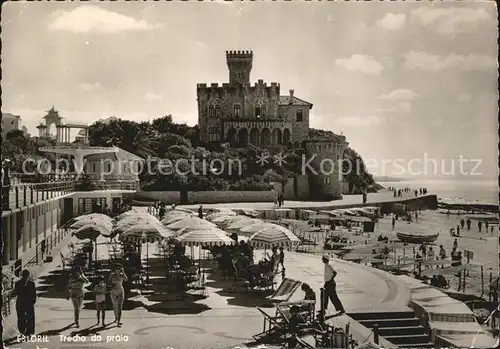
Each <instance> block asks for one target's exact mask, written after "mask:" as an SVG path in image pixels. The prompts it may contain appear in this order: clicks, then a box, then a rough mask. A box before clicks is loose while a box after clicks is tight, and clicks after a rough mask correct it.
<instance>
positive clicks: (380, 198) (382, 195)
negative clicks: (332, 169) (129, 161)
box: [179, 190, 431, 209]
mask: <svg viewBox="0 0 500 349" xmlns="http://www.w3.org/2000/svg"><path fill="white" fill-rule="evenodd" d="M428 195H431V194H428ZM420 196H421V195H420ZM412 198H415V194H412V193H403V197H402V198H395V197H394V194H393V193H392V192H390V191H388V190H382V191H380V192H378V193H369V194H368V196H367V203H368V204H370V203H383V202H392V201H403V200H407V199H412ZM362 203H363V196H362V195H344V196H343V198H342V199H341V200H333V201H288V200H285V203H284V205H283V206H282V207H281V208H313V207H316V208H322V207H337V206H338V207H342V206H349V205H357V204H362ZM179 207H185V208H189V209H194V208H196V209H197V208H198V207H199V205H183V206H179ZM203 207H205V208H209V207H225V208H248V209H266V208H271V209H272V208H273V207H274V203H272V202H235V203H222V204H203Z"/></svg>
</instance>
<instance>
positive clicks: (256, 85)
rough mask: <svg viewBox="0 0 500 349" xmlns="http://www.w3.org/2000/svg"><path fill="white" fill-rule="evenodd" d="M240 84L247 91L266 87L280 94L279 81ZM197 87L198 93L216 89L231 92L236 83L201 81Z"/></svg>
mask: <svg viewBox="0 0 500 349" xmlns="http://www.w3.org/2000/svg"><path fill="white" fill-rule="evenodd" d="M240 86H241V88H243V89H244V90H246V91H250V90H256V89H264V90H266V91H268V92H269V93H278V94H279V89H280V84H279V83H277V82H271V83H270V84H268V83H266V82H264V81H263V80H259V81H258V82H256V83H254V84H250V83H245V84H241V85H240ZM196 89H197V91H198V93H204V92H206V93H210V92H213V91H214V90H216V91H217V92H220V93H230V92H234V89H235V85H234V84H230V83H227V82H224V83H222V84H219V83H210V84H206V83H201V84H197V85H196Z"/></svg>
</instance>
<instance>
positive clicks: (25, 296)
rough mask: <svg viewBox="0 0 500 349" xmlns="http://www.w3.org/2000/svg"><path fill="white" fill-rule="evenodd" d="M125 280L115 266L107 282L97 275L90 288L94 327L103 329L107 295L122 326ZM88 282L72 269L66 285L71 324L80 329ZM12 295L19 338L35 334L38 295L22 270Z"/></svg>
mask: <svg viewBox="0 0 500 349" xmlns="http://www.w3.org/2000/svg"><path fill="white" fill-rule="evenodd" d="M127 280H128V277H127V275H126V274H125V272H124V271H123V268H122V267H121V265H115V266H114V267H113V270H112V272H111V273H110V275H109V278H108V282H107V283H106V282H105V279H104V277H103V276H98V277H97V279H96V282H95V284H94V287H93V289H92V291H93V294H94V301H95V307H96V313H97V314H96V315H97V324H102V326H105V325H106V323H105V319H106V297H107V295H108V294H109V297H110V299H111V303H112V304H113V312H114V315H115V320H114V321H113V323H117V325H118V326H121V325H122V321H121V320H122V309H123V303H124V300H125V291H124V288H123V282H124V281H127ZM89 283H90V281H89V279H88V277H87V276H86V275H85V273H84V272H83V269H82V268H81V267H79V266H78V267H74V268H73V269H72V270H71V275H70V277H69V280H68V284H67V297H66V299H67V300H71V303H72V305H73V315H74V322H73V324H74V325H75V326H76V327H77V328H79V327H80V312H81V309H82V305H83V299H84V295H85V286H86V285H88V284H89ZM13 296H15V297H16V313H17V327H18V330H19V332H20V333H21V335H24V336H31V335H33V334H34V333H35V303H36V301H37V293H36V286H35V282H34V281H33V280H32V279H31V278H30V272H29V271H28V270H23V271H22V272H21V278H20V280H18V281H16V283H15V286H14V290H13Z"/></svg>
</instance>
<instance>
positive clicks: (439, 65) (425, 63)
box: [404, 51, 498, 71]
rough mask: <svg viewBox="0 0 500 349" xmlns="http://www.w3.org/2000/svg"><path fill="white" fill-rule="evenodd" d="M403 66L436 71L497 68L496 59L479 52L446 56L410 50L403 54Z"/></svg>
mask: <svg viewBox="0 0 500 349" xmlns="http://www.w3.org/2000/svg"><path fill="white" fill-rule="evenodd" d="M404 61H405V63H404V64H405V66H406V68H408V69H412V70H426V71H438V70H443V69H450V68H451V69H459V70H463V71H472V70H484V69H490V68H495V69H496V68H497V66H498V63H497V61H496V59H494V58H492V57H490V56H487V55H480V54H473V53H472V54H469V55H466V56H464V55H457V54H453V53H452V54H449V55H448V56H439V55H432V54H429V53H426V52H421V51H411V52H409V53H407V54H406V55H405V56H404Z"/></svg>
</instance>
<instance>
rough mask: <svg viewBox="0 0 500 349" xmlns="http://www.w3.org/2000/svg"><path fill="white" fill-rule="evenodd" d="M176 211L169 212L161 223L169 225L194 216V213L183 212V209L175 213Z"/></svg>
mask: <svg viewBox="0 0 500 349" xmlns="http://www.w3.org/2000/svg"><path fill="white" fill-rule="evenodd" d="M174 212H175V211H174ZM174 212H172V213H171V214H167V215H166V216H165V218H164V219H162V221H161V223H162V224H163V225H169V224H172V223H175V222H177V221H180V220H182V219H186V218H190V217H194V215H193V214H190V213H187V212H182V211H179V212H175V213H174Z"/></svg>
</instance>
